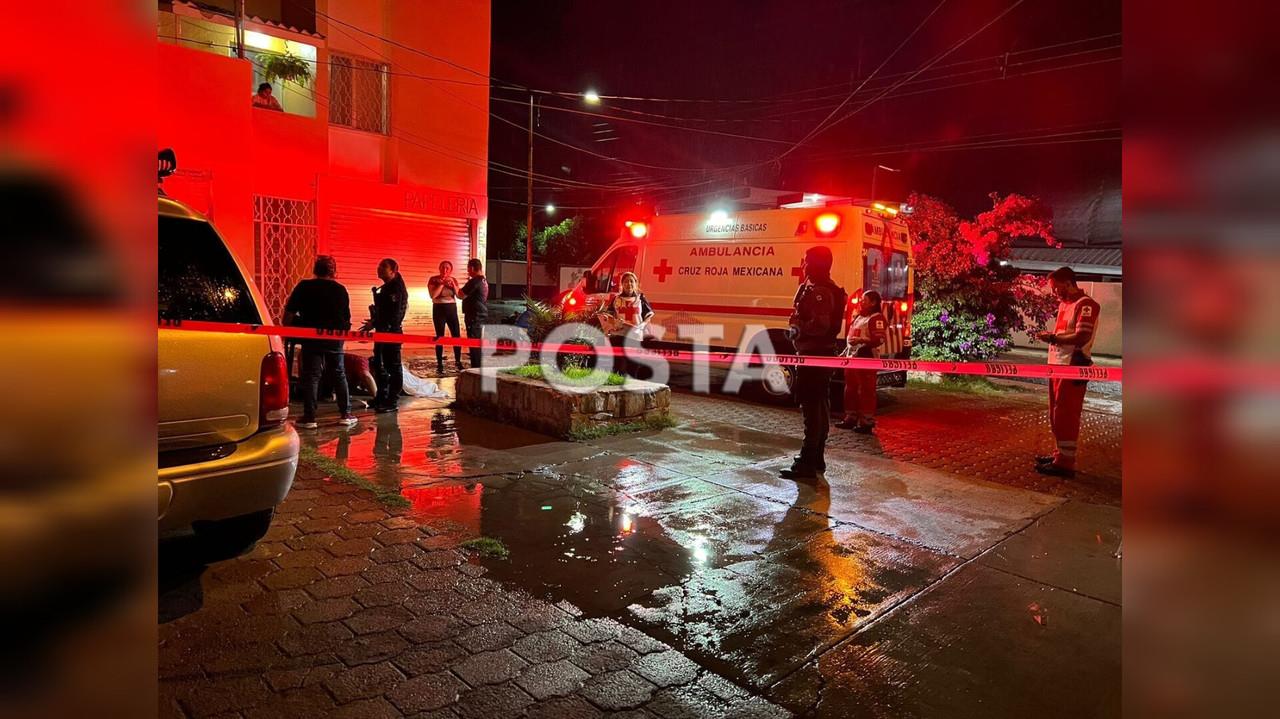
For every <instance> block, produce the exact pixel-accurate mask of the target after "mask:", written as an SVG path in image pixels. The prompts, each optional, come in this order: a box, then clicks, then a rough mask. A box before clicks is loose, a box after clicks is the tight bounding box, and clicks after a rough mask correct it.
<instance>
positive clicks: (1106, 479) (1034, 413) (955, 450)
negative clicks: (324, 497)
mask: <svg viewBox="0 0 1280 719" xmlns="http://www.w3.org/2000/svg"><path fill="white" fill-rule="evenodd" d="M1046 403H1047V399H1046V395H1045V394H1042V393H1038V392H1035V391H1010V392H1008V393H1007V394H1005V395H1002V396H988V395H981V396H979V395H972V394H966V393H962V392H949V391H945V390H940V389H920V388H913V387H908V388H898V389H890V390H881V392H880V408H879V417H878V418H877V420H876V421H877V425H878V426H877V430H876V433H875V435H860V434H857V433H854V432H849V431H844V430H840V429H837V428H835V427H832V430H831V439H830V441H829V442H828V444H827V446H828V447H831V448H840V449H849V450H853V451H857V452H864V453H867V454H870V455H874V456H877V457H886V458H889V459H897V460H902V461H904V462H911V463H912V464H918V465H921V466H924V467H929V468H931V469H937V470H942V471H944V472H951V473H953V474H956V475H960V476H964V477H975V478H978V479H984V480H987V481H990V482H999V483H1000V484H1007V485H1009V486H1012V487H1020V488H1023V489H1032V490H1035V491H1037V492H1045V493H1048V494H1052V495H1055V496H1058V497H1066V498H1070V499H1079V500H1083V501H1086V502H1093V503H1101V504H1114V505H1119V504H1120V496H1121V490H1120V469H1121V458H1120V446H1121V441H1120V440H1121V436H1122V432H1123V426H1124V423H1123V417H1122V416H1121V415H1120V414H1119V413H1118V412H1116V411H1114V410H1112V409H1111V407H1110V405H1111V404H1112V403H1108V402H1091V403H1090V404H1091V405H1094V406H1095V407H1097V408H1095V409H1089V408H1088V406H1086V410H1085V412H1084V413H1083V415H1082V418H1081V423H1080V459H1079V471H1077V473H1076V477H1075V478H1074V479H1070V480H1065V479H1059V478H1056V477H1046V476H1045V475H1042V474H1039V473H1037V472H1036V471H1035V470H1034V469H1032V458H1033V457H1034V456H1035V455H1038V454H1051V453H1052V451H1053V438H1052V437H1051V436H1050V434H1049V424H1048V412H1047V410H1046ZM672 407H673V408H675V410H676V411H677V412H679V413H680V415H681V416H683V417H686V418H689V419H691V420H713V421H719V422H729V423H732V424H738V425H743V426H748V427H774V428H776V430H777V431H778V432H780V433H782V434H786V435H788V436H792V437H801V436H803V434H804V432H803V428H802V427H801V425H800V417H799V414H798V413H797V411H796V410H794V409H791V408H785V407H770V406H767V405H762V404H757V403H752V402H748V401H745V400H737V399H736V398H729V397H724V396H721V395H704V394H692V393H685V392H682V393H678V394H675V395H673V397H672Z"/></svg>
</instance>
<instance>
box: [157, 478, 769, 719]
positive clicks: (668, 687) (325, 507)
mask: <svg viewBox="0 0 1280 719" xmlns="http://www.w3.org/2000/svg"><path fill="white" fill-rule="evenodd" d="M411 514H412V513H405V512H395V511H390V510H388V509H387V508H385V507H383V506H382V505H381V504H379V503H377V502H375V501H373V500H371V499H370V498H369V496H368V494H367V493H366V492H364V491H362V490H359V489H357V488H356V487H354V486H350V485H346V484H340V483H335V482H332V481H326V480H325V479H323V478H322V477H320V476H318V475H317V474H316V473H315V472H311V471H307V470H304V471H303V472H302V473H301V474H300V476H299V478H298V480H297V481H296V483H295V484H294V488H293V490H292V491H291V492H290V494H289V496H288V498H287V499H286V500H285V502H284V504H283V505H282V506H281V507H280V510H279V512H278V513H277V515H276V519H275V523H274V525H273V526H272V528H271V530H270V532H269V533H268V535H267V536H266V537H265V538H264V539H263V541H262V542H260V543H259V545H258V546H257V547H256V548H255V549H254V550H253V551H252V552H251V553H250V554H248V555H246V556H244V557H241V558H239V559H235V560H231V561H228V562H222V563H219V564H217V565H214V566H213V567H212V568H211V569H210V570H209V571H208V572H207V576H204V577H200V576H197V577H194V578H192V579H191V580H190V581H188V582H187V583H186V584H185V585H179V586H177V587H171V588H169V590H168V591H167V592H165V593H164V594H163V595H162V599H161V609H162V612H165V611H168V612H171V613H184V616H181V617H177V618H175V619H173V620H172V621H169V622H167V623H162V624H161V626H160V680H161V685H160V714H161V716H165V717H264V718H265V717H273V718H274V717H306V718H307V719H314V717H320V716H332V717H398V716H415V717H454V716H458V717H477V718H480V719H499V718H501V717H513V716H528V717H548V718H550V717H565V718H568V717H594V716H599V715H601V714H604V713H610V714H616V715H618V716H632V717H646V716H649V717H651V716H655V715H657V716H713V715H724V716H734V717H775V716H786V715H787V713H786V712H785V711H783V710H781V709H779V708H778V707H775V706H773V705H771V704H770V703H768V702H766V701H764V700H762V699H758V698H755V697H752V696H751V695H750V694H749V693H748V692H747V691H745V690H743V689H742V688H740V687H738V686H736V685H735V684H733V683H731V682H729V681H726V680H725V679H723V678H722V677H720V676H718V675H716V674H715V673H713V672H710V671H708V670H705V669H703V668H701V667H699V666H698V665H697V664H695V663H693V662H692V661H690V660H689V659H688V658H686V657H685V656H684V655H683V654H682V653H681V652H679V651H676V650H674V649H672V648H671V647H670V646H668V645H666V644H664V643H662V642H659V641H656V640H654V639H652V638H650V637H649V636H648V635H646V634H644V633H642V632H640V631H638V630H636V629H633V628H630V627H626V626H623V625H622V624H619V623H618V622H616V621H613V620H611V619H607V618H586V617H584V616H583V615H582V612H581V611H580V610H578V609H576V608H575V607H574V606H572V605H570V604H569V603H567V602H561V603H558V604H553V603H550V602H547V601H542V600H539V599H535V598H533V597H531V596H530V595H529V594H527V593H525V592H521V591H519V590H515V589H510V588H505V587H503V586H501V585H499V584H497V583H495V582H494V581H492V580H490V579H488V578H486V577H485V576H484V575H485V573H486V569H485V568H484V567H483V566H481V565H479V564H476V563H473V562H471V561H468V554H467V552H466V551H464V550H460V549H459V546H458V545H459V542H460V541H462V539H464V538H465V537H466V534H465V533H459V532H458V528H457V527H456V526H453V523H451V522H449V521H448V520H441V521H438V522H428V523H423V522H420V521H419V520H418V519H416V518H414V517H413V516H411Z"/></svg>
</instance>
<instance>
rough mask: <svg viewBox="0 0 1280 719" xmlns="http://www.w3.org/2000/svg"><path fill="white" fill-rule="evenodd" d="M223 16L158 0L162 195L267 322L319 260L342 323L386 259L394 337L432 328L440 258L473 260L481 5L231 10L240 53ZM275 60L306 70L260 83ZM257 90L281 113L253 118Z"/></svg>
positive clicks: (480, 161) (480, 124) (247, 5)
mask: <svg viewBox="0 0 1280 719" xmlns="http://www.w3.org/2000/svg"><path fill="white" fill-rule="evenodd" d="M236 5H237V3H236V0H205V1H202V2H183V1H180V0H175V1H174V2H171V3H170V2H162V3H160V6H159V13H158V15H157V34H158V36H159V40H160V44H159V51H158V52H159V57H158V70H159V75H158V83H157V84H158V90H159V115H160V117H159V124H158V128H159V130H158V142H159V144H160V147H172V148H173V149H174V151H175V152H176V153H177V157H178V164H179V170H178V173H177V174H176V175H174V176H173V177H171V178H169V179H168V180H166V181H165V186H164V189H165V192H166V193H168V194H169V195H171V196H173V197H175V198H177V199H179V200H182V201H183V202H186V203H188V204H190V205H191V206H192V207H194V208H195V209H197V210H199V211H201V212H203V213H205V214H207V215H208V216H209V217H210V219H212V220H213V222H214V223H215V224H216V225H217V226H218V228H219V230H220V231H221V232H222V233H223V235H224V236H226V237H227V239H228V241H229V242H230V244H231V246H232V247H233V249H234V250H235V252H236V253H237V254H238V255H239V257H240V259H241V260H242V261H243V262H244V263H245V264H246V265H247V266H249V267H251V268H252V269H253V272H254V275H255V279H256V281H257V283H258V286H259V287H260V288H261V290H262V292H263V294H264V296H265V298H266V300H267V305H268V307H269V308H270V309H271V311H272V313H273V314H274V315H275V317H274V318H273V319H275V320H276V321H278V320H279V319H280V318H279V312H280V309H281V306H282V304H283V301H284V298H285V297H286V296H287V293H288V291H289V289H290V288H291V287H292V285H293V283H294V282H296V281H297V280H298V279H299V278H301V277H304V276H308V275H309V274H310V268H311V262H312V259H313V258H314V256H315V255H316V254H318V253H322V254H332V255H334V256H335V257H336V258H337V261H338V279H339V280H340V281H342V282H343V283H344V284H345V285H346V286H347V289H348V291H349V292H350V294H351V298H352V300H351V304H352V318H353V321H354V322H355V323H356V324H359V321H360V320H361V319H363V318H364V317H365V316H367V314H368V312H367V306H368V305H369V304H370V303H371V301H372V298H371V296H370V291H369V290H370V288H371V287H372V286H374V285H377V284H379V280H378V279H377V275H376V268H377V264H378V262H379V260H380V259H381V258H383V257H394V258H396V259H397V260H398V261H399V262H400V265H401V271H402V274H403V275H404V277H405V280H406V282H407V283H408V285H409V288H410V308H409V316H408V317H407V318H406V322H405V324H406V327H407V328H413V329H416V330H421V329H425V328H427V327H429V326H430V324H431V323H430V312H431V309H430V298H429V296H428V295H427V290H426V285H427V278H428V277H430V276H431V275H433V274H435V273H436V271H437V266H438V265H439V263H440V261H441V260H445V259H447V260H451V261H452V262H453V263H454V265H455V267H456V268H457V271H458V274H459V275H460V276H462V275H465V271H464V267H465V262H466V260H467V259H468V258H471V257H480V258H483V257H484V256H485V232H486V227H485V223H486V216H487V204H488V203H487V197H486V195H487V187H486V178H487V170H486V168H487V164H488V144H489V99H488V98H489V83H488V73H489V26H490V22H489V3H488V2H487V0H245V2H244V20H243V34H242V36H243V43H241V42H240V41H239V40H238V34H237V31H236V20H235V8H236ZM241 45H243V48H244V55H245V57H244V59H241V58H240V57H239V55H240V48H241ZM285 60H287V61H288V62H284V61H285ZM288 65H292V66H293V67H305V68H307V73H304V74H303V75H302V76H297V75H293V76H290V75H288V74H287V73H286V74H285V76H284V77H281V75H280V73H279V72H276V73H272V72H270V70H273V69H277V70H279V69H281V68H286V67H287V66H288ZM307 75H309V76H307ZM263 82H268V83H269V84H270V85H271V86H272V95H273V96H274V97H275V98H276V102H277V103H279V106H280V109H278V110H277V109H273V108H270V107H261V106H258V105H255V103H254V101H253V96H254V94H255V91H256V88H257V87H258V86H259V85H260V84H261V83H263Z"/></svg>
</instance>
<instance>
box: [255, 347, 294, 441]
mask: <svg viewBox="0 0 1280 719" xmlns="http://www.w3.org/2000/svg"><path fill="white" fill-rule="evenodd" d="M260 380H261V381H260V382H259V383H258V407H259V408H260V409H259V414H258V427H259V428H260V429H261V428H266V427H271V426H274V425H279V424H283V423H284V421H285V419H287V418H288V417H289V367H288V366H287V365H286V364H285V361H284V353H282V352H271V353H269V354H268V355H267V356H265V357H263V358H262V375H261V378H260Z"/></svg>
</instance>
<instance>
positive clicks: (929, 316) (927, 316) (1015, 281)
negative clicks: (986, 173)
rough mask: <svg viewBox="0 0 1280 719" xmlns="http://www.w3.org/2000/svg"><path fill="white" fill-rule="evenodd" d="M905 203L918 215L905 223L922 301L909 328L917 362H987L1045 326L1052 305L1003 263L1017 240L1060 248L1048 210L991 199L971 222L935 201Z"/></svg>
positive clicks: (1013, 198) (916, 197)
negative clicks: (1028, 239)
mask: <svg viewBox="0 0 1280 719" xmlns="http://www.w3.org/2000/svg"><path fill="white" fill-rule="evenodd" d="M909 203H910V205H911V206H912V207H914V208H915V209H914V210H913V211H912V213H911V214H910V215H907V216H906V220H907V226H908V228H909V229H910V230H911V235H912V238H913V241H914V243H915V244H914V250H915V268H916V274H915V287H916V292H917V293H918V294H919V295H920V301H919V302H918V303H917V304H916V312H915V316H914V317H913V318H912V323H911V326H912V338H913V340H914V355H915V356H916V357H918V358H920V359H939V360H986V359H991V358H993V357H995V356H996V355H997V354H999V353H1000V352H1002V351H1004V350H1006V349H1008V347H1009V346H1010V345H1011V343H1012V337H1013V333H1014V332H1018V331H1023V330H1027V329H1033V328H1038V327H1040V326H1042V325H1043V324H1044V322H1045V321H1046V320H1047V319H1048V317H1049V316H1050V315H1051V314H1052V312H1053V308H1054V301H1053V298H1052V297H1051V296H1050V295H1049V294H1048V293H1047V292H1045V290H1044V287H1043V285H1042V283H1041V282H1040V281H1038V280H1036V279H1035V278H1033V277H1031V276H1030V275H1021V274H1019V273H1018V271H1017V270H1016V269H1014V268H1013V266H1012V264H1010V263H1009V262H1008V258H1009V256H1010V250H1011V248H1012V246H1013V240H1014V239H1016V238H1019V237H1039V238H1041V239H1043V240H1044V242H1045V244H1047V245H1050V246H1058V242H1057V240H1056V239H1055V238H1054V235H1053V222H1052V218H1051V213H1050V211H1049V208H1048V207H1046V206H1045V205H1044V204H1043V203H1041V202H1040V201H1039V200H1036V199H1034V198H1029V197H1024V196H1022V195H1006V196H1004V197H1001V196H1000V195H998V194H995V193H993V194H992V195H991V204H992V207H991V209H990V210H988V211H987V212H983V213H982V214H980V215H978V216H977V217H975V218H974V219H973V220H972V221H968V220H961V219H960V218H959V216H957V215H956V212H955V210H953V209H952V208H951V207H950V206H948V205H947V204H946V203H944V202H942V201H941V200H938V199H937V198H933V197H929V196H927V195H920V194H913V195H912V196H911V199H910V200H909Z"/></svg>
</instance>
